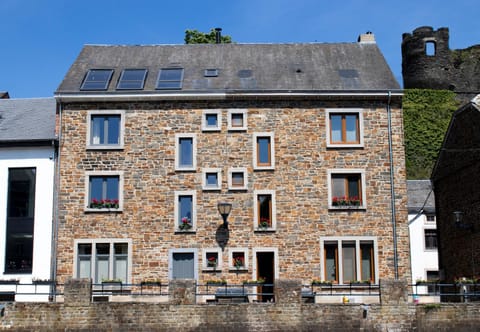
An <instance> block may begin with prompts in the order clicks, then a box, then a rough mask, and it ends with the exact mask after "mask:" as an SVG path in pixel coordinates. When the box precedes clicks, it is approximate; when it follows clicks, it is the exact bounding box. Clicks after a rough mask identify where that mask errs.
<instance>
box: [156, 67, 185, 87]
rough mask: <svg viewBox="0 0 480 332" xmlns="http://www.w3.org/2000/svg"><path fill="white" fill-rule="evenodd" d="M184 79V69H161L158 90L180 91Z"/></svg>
mask: <svg viewBox="0 0 480 332" xmlns="http://www.w3.org/2000/svg"><path fill="white" fill-rule="evenodd" d="M182 79H183V69H182V68H168V69H161V70H160V74H159V75H158V81H157V89H180V88H181V87H182Z"/></svg>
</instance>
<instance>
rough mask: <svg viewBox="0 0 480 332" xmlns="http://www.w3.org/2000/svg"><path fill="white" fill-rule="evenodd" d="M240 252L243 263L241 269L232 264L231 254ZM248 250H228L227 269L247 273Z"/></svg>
mask: <svg viewBox="0 0 480 332" xmlns="http://www.w3.org/2000/svg"><path fill="white" fill-rule="evenodd" d="M236 252H241V253H243V257H244V261H243V267H241V268H237V267H236V266H235V265H234V264H233V253H236ZM248 266H249V265H248V248H230V249H229V250H228V269H229V270H233V271H248Z"/></svg>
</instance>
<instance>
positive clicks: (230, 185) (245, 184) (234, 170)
mask: <svg viewBox="0 0 480 332" xmlns="http://www.w3.org/2000/svg"><path fill="white" fill-rule="evenodd" d="M233 173H243V180H244V181H243V186H234V185H233V181H232V179H233V178H232V174H233ZM228 189H229V190H247V189H248V172H247V168H246V167H230V168H229V169H228Z"/></svg>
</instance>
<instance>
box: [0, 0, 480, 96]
mask: <svg viewBox="0 0 480 332" xmlns="http://www.w3.org/2000/svg"><path fill="white" fill-rule="evenodd" d="M478 10H479V7H478V0H456V1H447V0H397V1H389V0H371V1H367V0H342V1H331V0H329V1H325V0H295V1H289V0H237V1H235V0H216V1H213V0H176V1H169V0H95V1H92V0H79V1H73V0H43V1H41V0H0V31H1V32H2V37H1V39H2V41H1V48H0V91H8V92H9V93H10V96H11V97H12V98H30V97H50V96H53V93H54V91H55V90H56V89H57V87H58V85H59V84H60V82H61V80H62V78H63V76H64V74H65V73H66V71H67V70H68V68H69V67H70V65H71V64H72V63H73V61H74V60H75V58H76V56H77V55H78V53H79V52H80V50H81V48H82V46H83V45H84V44H183V38H184V32H185V30H186V29H197V30H200V31H203V32H208V31H209V30H210V28H214V27H221V28H223V33H224V34H228V35H230V36H232V38H233V40H234V41H235V42H238V43H294V42H302V43H303V42H322V43H324V42H325V43H332V42H333V43H336V42H355V41H356V40H357V37H358V36H359V34H361V33H365V32H366V31H372V32H373V33H374V34H375V38H376V41H377V44H378V45H379V47H380V49H381V51H382V52H383V54H384V55H385V57H386V59H387V62H388V63H389V65H390V67H391V68H392V71H393V72H394V75H395V77H396V78H397V80H398V81H399V82H400V83H401V62H402V60H401V42H402V33H404V32H412V31H413V30H414V29H415V28H417V27H420V26H424V25H427V26H432V27H433V28H434V29H438V28H440V27H448V28H449V29H450V48H451V49H457V48H465V47H468V46H471V45H475V44H480V26H479V25H478V13H479V11H478Z"/></svg>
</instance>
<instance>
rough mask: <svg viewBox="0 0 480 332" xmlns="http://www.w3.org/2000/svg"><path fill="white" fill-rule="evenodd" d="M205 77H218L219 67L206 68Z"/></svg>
mask: <svg viewBox="0 0 480 332" xmlns="http://www.w3.org/2000/svg"><path fill="white" fill-rule="evenodd" d="M203 76H205V77H217V76H218V69H205V72H204V75H203Z"/></svg>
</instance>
